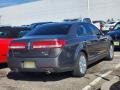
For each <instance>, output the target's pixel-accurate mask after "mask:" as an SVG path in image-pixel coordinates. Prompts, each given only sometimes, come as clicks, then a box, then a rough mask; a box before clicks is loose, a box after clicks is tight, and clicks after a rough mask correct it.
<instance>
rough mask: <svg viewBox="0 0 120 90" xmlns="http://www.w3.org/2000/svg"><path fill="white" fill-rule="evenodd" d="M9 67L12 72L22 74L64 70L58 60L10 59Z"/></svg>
mask: <svg viewBox="0 0 120 90" xmlns="http://www.w3.org/2000/svg"><path fill="white" fill-rule="evenodd" d="M31 62H32V63H31ZM25 63H28V65H25ZM8 65H9V67H10V69H11V70H14V71H21V72H48V71H49V72H60V71H61V69H62V68H61V67H60V66H59V62H58V58H9V60H8Z"/></svg>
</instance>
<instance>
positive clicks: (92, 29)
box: [88, 24, 100, 35]
mask: <svg viewBox="0 0 120 90" xmlns="http://www.w3.org/2000/svg"><path fill="white" fill-rule="evenodd" d="M88 28H89V31H91V33H92V34H93V35H97V34H99V33H100V30H99V29H98V28H97V27H95V26H94V25H92V24H88Z"/></svg>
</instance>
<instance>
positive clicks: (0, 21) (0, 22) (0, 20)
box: [0, 15, 2, 25]
mask: <svg viewBox="0 0 120 90" xmlns="http://www.w3.org/2000/svg"><path fill="white" fill-rule="evenodd" d="M1 24H2V15H0V25H1Z"/></svg>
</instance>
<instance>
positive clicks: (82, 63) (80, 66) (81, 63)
mask: <svg viewBox="0 0 120 90" xmlns="http://www.w3.org/2000/svg"><path fill="white" fill-rule="evenodd" d="M86 71H87V58H86V55H85V54H84V53H83V52H80V54H79V55H78V58H77V63H76V66H75V68H74V70H73V76H76V77H83V76H84V75H85V74H86Z"/></svg>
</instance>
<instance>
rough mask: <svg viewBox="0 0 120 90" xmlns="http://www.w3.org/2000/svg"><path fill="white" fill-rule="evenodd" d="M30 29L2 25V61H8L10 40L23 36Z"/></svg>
mask: <svg viewBox="0 0 120 90" xmlns="http://www.w3.org/2000/svg"><path fill="white" fill-rule="evenodd" d="M29 30H30V28H29V27H10V26H1V27H0V63H7V56H8V46H9V44H10V42H11V41H12V40H13V39H15V38H19V37H21V36H23V35H24V34H25V33H27V32H28V31H29Z"/></svg>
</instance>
